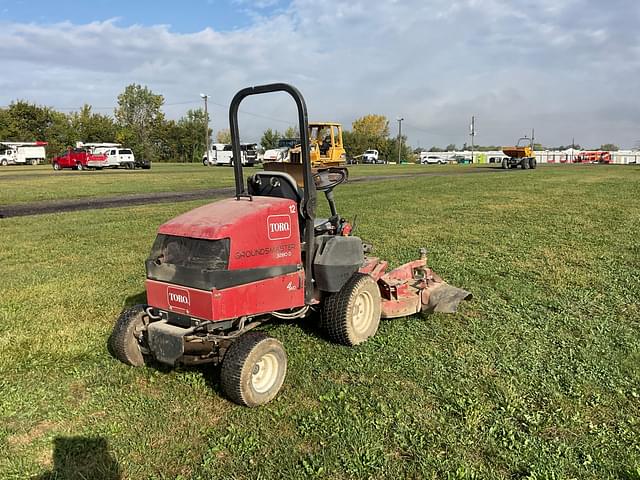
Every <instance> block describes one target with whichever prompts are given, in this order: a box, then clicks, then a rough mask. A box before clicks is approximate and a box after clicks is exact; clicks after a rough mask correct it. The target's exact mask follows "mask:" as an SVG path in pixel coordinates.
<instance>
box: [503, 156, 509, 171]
mask: <svg viewBox="0 0 640 480" xmlns="http://www.w3.org/2000/svg"><path fill="white" fill-rule="evenodd" d="M507 168H509V162H508V161H507V159H506V158H503V159H502V169H503V170H506V169H507Z"/></svg>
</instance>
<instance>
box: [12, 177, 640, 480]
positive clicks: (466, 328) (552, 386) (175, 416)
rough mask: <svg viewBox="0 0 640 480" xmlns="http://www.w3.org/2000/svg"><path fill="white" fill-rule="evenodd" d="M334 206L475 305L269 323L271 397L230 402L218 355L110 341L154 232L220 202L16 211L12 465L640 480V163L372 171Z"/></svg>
mask: <svg viewBox="0 0 640 480" xmlns="http://www.w3.org/2000/svg"><path fill="white" fill-rule="evenodd" d="M167 168H169V167H167ZM171 168H173V167H171ZM202 168H203V167H201V168H200V169H199V171H205V170H202ZM397 168H401V167H397ZM413 168H415V167H413ZM421 168H422V167H421ZM426 168H431V167H426ZM158 170H160V169H158ZM194 170H195V168H194ZM215 171H216V169H209V170H206V172H207V174H199V173H198V171H196V172H195V173H194V174H193V176H192V177H189V176H188V175H186V174H185V176H184V177H185V178H198V177H200V176H201V177H202V179H203V184H202V186H203V187H204V186H210V185H209V184H210V183H211V182H210V180H211V178H214V176H215V173H214V172H215ZM229 172H230V170H229ZM167 174H168V172H167ZM138 175H144V173H140V174H138V173H136V174H134V175H131V176H127V177H124V176H123V177H122V178H123V182H127V183H124V185H127V186H128V187H129V188H130V189H131V191H136V185H132V184H131V183H135V181H134V179H135V178H137V176H138ZM157 175H160V176H161V175H162V174H157ZM205 175H210V176H211V178H208V177H207V178H206V179H205ZM82 176H83V177H84V174H82ZM151 176H152V175H149V176H148V177H149V178H150V177H151ZM92 178H93V177H92ZM95 178H100V177H99V176H95ZM118 178H119V177H118ZM125 178H126V180H124V179H125ZM145 178H146V177H145ZM45 181H46V180H43V182H45ZM29 182H34V183H33V184H32V185H31V184H30V187H29V188H35V186H36V185H37V182H36V180H35V179H33V178H32V179H30V180H29ZM160 184H162V180H159V181H158V185H160ZM205 184H206V185H205ZM176 188H177V186H176ZM28 194H29V192H28ZM28 194H25V195H28ZM2 195H3V202H0V203H4V202H6V201H7V199H8V200H9V201H10V200H11V198H12V197H7V194H6V193H5V192H4V191H3V193H2ZM72 195H75V192H74V193H73V194H72ZM25 198H26V197H25ZM336 199H337V202H338V206H339V210H340V211H341V212H342V213H343V215H345V216H347V217H351V218H353V216H354V215H355V214H357V215H358V234H359V235H360V236H361V237H363V239H365V240H367V241H370V242H372V243H374V244H375V246H376V254H377V255H379V256H381V257H384V258H387V259H389V260H390V261H391V262H392V263H393V264H394V265H397V264H400V263H402V262H405V261H408V260H410V259H412V258H414V257H415V256H416V255H417V251H418V248H419V247H421V246H427V247H428V248H429V249H430V264H431V266H432V267H433V268H434V269H435V270H436V271H437V272H438V273H440V274H441V275H442V276H443V277H444V278H445V279H447V280H448V281H449V282H450V283H452V284H454V285H457V286H460V287H464V288H465V289H467V290H470V291H471V292H473V294H474V296H475V298H474V300H473V301H472V302H470V303H466V304H464V305H463V306H462V308H461V309H460V312H459V313H458V314H456V315H453V316H446V315H442V314H436V315H431V316H413V317H410V318H406V319H400V320H393V321H384V322H383V323H382V324H381V327H380V331H379V333H378V335H377V336H376V337H374V338H373V339H372V340H370V341H369V342H367V343H366V344H364V345H362V346H359V347H357V348H352V349H350V348H346V347H341V346H337V345H333V344H331V343H329V342H328V341H326V340H325V339H324V338H323V337H322V335H320V334H319V333H318V332H317V331H316V329H315V328H314V324H313V320H312V319H309V320H305V321H303V322H301V323H300V324H299V325H298V324H294V323H274V324H272V325H270V326H269V327H267V329H268V330H269V332H270V333H271V334H273V335H274V336H276V337H277V338H279V339H280V340H281V341H282V342H283V343H284V345H285V348H286V349H287V352H288V355H289V371H288V375H287V379H286V381H285V385H284V387H283V390H282V391H281V393H280V395H279V396H278V397H277V398H276V400H274V401H273V402H272V403H271V404H269V405H268V406H266V407H262V408H258V409H246V408H242V407H238V406H236V405H233V404H231V403H230V402H228V401H227V400H225V399H224V398H222V397H221V395H220V388H219V386H218V383H217V379H216V377H217V372H216V370H215V369H213V368H181V369H176V370H166V369H154V368H142V369H134V368H130V367H127V366H125V365H123V364H120V363H119V362H118V361H116V360H115V359H113V358H112V357H111V356H110V355H109V353H108V352H107V348H106V341H107V337H108V335H109V333H110V331H111V328H112V325H113V323H114V320H115V319H116V317H117V315H118V314H119V312H120V310H121V309H122V307H123V306H124V305H127V304H132V303H138V302H139V301H140V299H141V298H142V295H143V280H144V267H143V260H144V258H145V257H146V255H147V253H148V249H149V248H150V246H151V242H152V240H153V238H154V235H155V229H156V228H157V226H158V225H159V224H160V223H162V222H163V221H165V220H167V219H168V218H170V217H172V216H174V215H176V214H179V213H181V212H184V211H186V210H188V209H190V208H192V207H194V206H196V205H199V204H202V203H203V202H192V203H177V204H156V205H150V206H143V207H135V208H132V207H131V208H121V209H106V210H96V211H83V212H75V213H66V214H57V215H43V216H34V217H21V218H13V219H11V218H10V219H4V220H0V233H1V234H2V235H1V237H2V240H3V241H2V249H1V250H0V262H1V263H0V264H1V265H2V268H1V272H2V283H1V284H0V298H1V299H2V300H1V301H0V478H3V479H13V478H15V479H22V478H29V477H36V478H42V479H45V478H47V479H54V478H56V479H57V478H59V479H62V478H83V479H85V478H96V479H104V478H107V479H115V478H181V479H190V478H202V479H209V478H213V479H217V478H220V479H226V478H234V479H243V478H247V479H249V478H264V479H270V478H332V479H333V478H338V479H348V478H443V479H603V478H617V479H636V480H637V479H640V322H639V318H640V308H639V306H640V301H639V298H640V282H639V280H638V271H639V270H640V243H639V241H638V240H639V238H638V232H640V208H638V206H639V205H638V201H639V199H640V169H638V168H635V167H628V168H627V167H606V166H595V167H592V168H588V167H585V168H570V167H567V168H563V167H559V168H541V169H538V170H536V171H524V172H522V171H518V172H507V173H506V174H496V175H461V176H447V177H422V178H406V179H401V180H392V181H386V182H374V183H360V184H358V183H354V184H348V185H344V186H341V187H338V189H337V190H336Z"/></svg>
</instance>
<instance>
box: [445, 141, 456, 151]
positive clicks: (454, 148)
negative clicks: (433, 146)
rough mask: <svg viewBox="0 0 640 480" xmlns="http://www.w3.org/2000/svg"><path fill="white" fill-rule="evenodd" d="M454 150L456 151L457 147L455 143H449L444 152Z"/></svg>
mask: <svg viewBox="0 0 640 480" xmlns="http://www.w3.org/2000/svg"><path fill="white" fill-rule="evenodd" d="M456 150H458V147H457V146H456V144H455V143H450V144H449V145H447V148H445V149H444V151H445V152H455V151H456Z"/></svg>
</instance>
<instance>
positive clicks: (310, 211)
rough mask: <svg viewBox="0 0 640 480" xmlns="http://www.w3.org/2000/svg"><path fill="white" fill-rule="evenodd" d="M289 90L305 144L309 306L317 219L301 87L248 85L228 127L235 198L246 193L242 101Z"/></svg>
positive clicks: (237, 96)
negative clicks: (239, 128) (239, 119)
mask: <svg viewBox="0 0 640 480" xmlns="http://www.w3.org/2000/svg"><path fill="white" fill-rule="evenodd" d="M273 92H286V93H288V94H289V95H291V97H292V98H293V100H294V101H295V102H296V106H297V108H298V124H299V128H300V143H301V147H302V152H301V154H302V177H303V186H304V196H303V199H302V203H301V205H300V210H301V213H302V216H303V217H304V220H305V229H304V243H305V245H304V247H305V259H304V269H305V279H304V287H305V289H304V296H305V303H306V304H307V305H308V304H310V303H311V302H312V300H313V277H312V273H311V272H312V268H313V256H314V253H315V252H314V249H315V237H314V231H313V228H314V225H313V222H314V220H315V218H316V188H315V183H314V181H313V174H312V172H311V160H310V159H309V119H308V117H307V104H306V103H305V101H304V97H303V96H302V93H300V90H298V89H297V88H296V87H294V86H292V85H289V84H287V83H271V84H268V85H258V86H255V87H247V88H243V89H242V90H240V91H239V92H238V93H236V94H235V96H234V97H233V100H231V105H230V107H229V126H230V129H231V145H232V147H233V173H234V177H235V182H236V199H238V200H239V199H240V198H241V197H243V196H246V193H245V187H244V175H243V173H242V152H241V151H240V132H239V130H238V110H239V108H240V103H241V102H242V100H244V99H245V98H246V97H248V96H250V95H261V94H263V93H273Z"/></svg>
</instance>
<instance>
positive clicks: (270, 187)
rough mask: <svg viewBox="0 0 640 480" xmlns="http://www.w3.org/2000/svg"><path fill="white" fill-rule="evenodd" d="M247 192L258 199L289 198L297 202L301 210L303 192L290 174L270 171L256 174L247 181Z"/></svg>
mask: <svg viewBox="0 0 640 480" xmlns="http://www.w3.org/2000/svg"><path fill="white" fill-rule="evenodd" d="M247 190H248V192H249V195H254V196H256V197H277V198H288V199H289V200H293V201H294V202H296V204H297V205H298V211H299V210H300V202H301V201H302V191H301V190H300V189H299V188H298V184H297V183H296V181H295V179H294V178H293V177H292V176H291V175H289V174H288V173H284V172H271V171H268V170H265V171H263V172H256V173H254V174H253V175H251V176H250V177H249V178H248V179H247Z"/></svg>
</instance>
